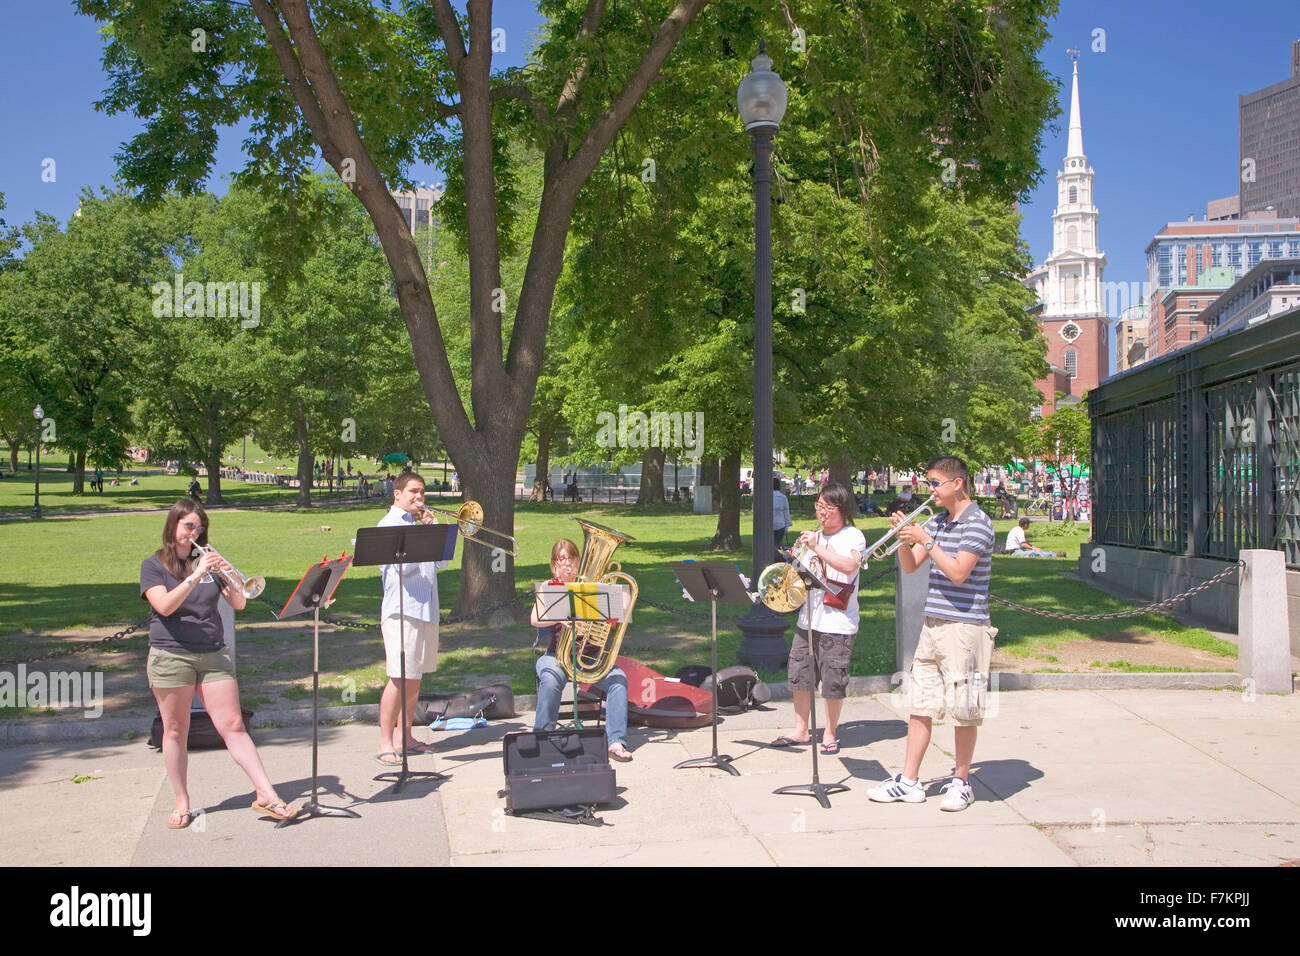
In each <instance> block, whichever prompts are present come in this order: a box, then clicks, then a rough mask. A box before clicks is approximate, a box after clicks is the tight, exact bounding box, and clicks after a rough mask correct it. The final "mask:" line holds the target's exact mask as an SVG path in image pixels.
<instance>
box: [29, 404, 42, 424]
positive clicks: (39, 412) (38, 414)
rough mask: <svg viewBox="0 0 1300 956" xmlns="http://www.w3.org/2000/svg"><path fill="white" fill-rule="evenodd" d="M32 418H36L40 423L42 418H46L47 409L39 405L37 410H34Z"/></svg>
mask: <svg viewBox="0 0 1300 956" xmlns="http://www.w3.org/2000/svg"><path fill="white" fill-rule="evenodd" d="M32 417H34V418H35V419H36V420H37V421H38V422H39V421H40V420H41V419H42V418H44V417H45V409H43V408H41V406H39V405H37V406H36V407H35V408H33V409H32Z"/></svg>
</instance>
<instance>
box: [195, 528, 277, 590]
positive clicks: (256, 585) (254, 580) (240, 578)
mask: <svg viewBox="0 0 1300 956" xmlns="http://www.w3.org/2000/svg"><path fill="white" fill-rule="evenodd" d="M190 545H191V546H192V547H193V548H194V550H195V551H198V552H199V554H215V555H216V556H217V557H219V558H221V560H222V561H223V562H225V564H226V565H227V566H228V567H229V568H230V570H229V571H223V570H221V568H213V571H215V572H216V573H217V574H218V575H220V576H221V578H222V579H224V580H225V582H226V584H227V585H229V586H230V587H232V588H234V589H235V590H236V591H239V592H240V593H241V594H243V595H244V597H246V598H248V600H250V601H252V600H254V599H255V598H256V597H257V596H258V595H259V594H261V593H262V592H263V591H265V590H266V578H264V577H262V576H261V575H260V574H254V575H251V576H250V575H247V574H244V573H243V572H241V571H240V570H239V568H237V567H235V566H234V565H233V564H231V563H230V562H229V561H226V559H225V558H224V557H222V556H221V554H220V552H218V551H217V549H216V548H209V547H208V546H207V545H206V544H199V542H198V536H197V535H195V536H194V537H192V538H190Z"/></svg>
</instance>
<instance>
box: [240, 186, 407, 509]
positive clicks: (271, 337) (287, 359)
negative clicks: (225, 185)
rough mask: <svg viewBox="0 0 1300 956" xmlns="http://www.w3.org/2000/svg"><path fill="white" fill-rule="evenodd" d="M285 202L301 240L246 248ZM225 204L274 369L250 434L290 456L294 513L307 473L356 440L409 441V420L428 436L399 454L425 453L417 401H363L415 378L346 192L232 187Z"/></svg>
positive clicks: (379, 265) (386, 286) (306, 497)
mask: <svg viewBox="0 0 1300 956" xmlns="http://www.w3.org/2000/svg"><path fill="white" fill-rule="evenodd" d="M286 200H290V201H292V202H293V204H294V215H295V217H296V218H297V219H298V223H297V228H298V229H300V230H301V232H302V237H301V238H300V239H299V240H297V241H296V242H293V243H291V244H289V245H288V248H289V249H290V250H292V252H293V255H292V257H288V256H286V255H285V251H284V250H283V249H276V248H258V247H257V246H256V245H255V237H257V236H260V235H263V234H265V233H266V232H268V231H274V230H275V227H276V224H277V223H278V222H280V221H281V219H282V216H281V211H280V204H281V203H283V202H285V201H286ZM223 206H229V207H230V210H231V211H230V213H229V214H227V215H225V216H224V217H223V218H224V219H225V221H226V223H227V224H228V228H230V229H232V230H240V231H242V232H243V233H244V234H245V237H246V240H245V242H246V246H247V247H248V248H250V249H251V250H252V251H253V254H254V255H255V256H256V259H257V262H258V272H259V273H260V274H262V275H264V276H266V277H267V282H268V289H267V292H266V294H265V295H264V298H263V310H264V312H265V319H264V321H263V323H262V325H261V327H260V330H259V333H258V334H259V335H260V336H261V337H262V338H263V346H264V347H265V348H266V349H268V350H269V352H270V354H272V355H273V356H274V361H273V362H270V363H268V365H267V367H266V368H265V376H266V378H265V382H264V384H265V386H266V400H265V402H264V404H263V407H262V408H261V409H260V410H259V411H258V412H257V413H256V415H255V425H254V434H255V435H256V436H257V438H258V441H259V442H260V443H261V444H262V445H263V447H265V448H267V449H268V450H270V451H271V452H272V453H273V454H285V455H289V454H291V455H296V456H297V460H298V498H297V501H298V505H299V506H300V507H310V506H311V489H312V479H313V477H314V467H315V463H316V460H317V459H318V458H319V457H320V456H322V455H326V456H329V457H335V456H341V455H345V454H347V453H349V452H352V453H355V451H356V450H357V448H358V447H359V444H360V443H361V442H362V441H364V442H366V443H367V444H368V445H371V444H373V445H375V446H377V447H382V445H383V444H384V443H385V442H384V439H385V438H387V437H389V434H390V431H391V429H392V428H393V427H395V426H396V425H397V424H401V425H402V426H404V427H405V428H406V429H407V431H406V432H404V434H406V436H407V437H408V438H411V437H414V436H411V435H410V432H409V427H410V425H411V424H412V423H413V424H414V425H415V427H416V432H417V434H423V435H425V436H426V438H425V441H424V442H412V443H411V444H409V445H407V446H406V447H409V448H415V447H418V446H419V445H420V444H424V445H425V446H426V447H427V446H428V445H429V444H431V442H429V441H428V438H427V433H428V432H429V431H430V428H429V422H428V411H427V408H428V406H427V403H426V402H425V400H424V398H423V395H421V394H418V392H417V393H416V394H414V395H408V396H407V397H406V398H405V399H402V398H399V397H397V396H395V395H393V394H392V393H391V392H390V391H389V390H388V389H384V390H383V397H387V398H389V399H392V403H391V404H389V405H387V407H384V405H382V404H372V403H370V402H368V401H367V396H368V395H369V394H370V393H371V391H372V389H374V388H376V387H378V386H380V384H381V382H383V381H384V380H385V379H386V378H387V377H388V376H397V379H396V382H395V384H396V383H400V382H401V381H402V380H403V376H404V377H405V378H404V380H405V381H406V382H407V383H409V382H410V381H411V380H412V378H413V373H414V371H415V369H414V364H413V362H412V361H411V358H410V350H409V348H407V349H401V348H399V346H401V345H404V342H403V341H402V340H404V339H405V336H404V335H401V336H400V338H399V332H400V331H401V319H400V317H399V315H398V313H397V309H396V305H395V303H394V301H393V298H392V295H391V292H390V282H391V279H390V274H389V272H388V267H387V264H386V263H385V262H384V257H383V253H382V252H381V251H380V250H379V249H378V248H376V247H375V245H374V243H373V242H372V241H371V237H372V235H373V227H372V226H371V223H370V219H369V218H368V217H367V216H366V214H365V210H364V209H362V207H361V204H360V203H358V202H357V201H356V199H355V198H354V197H353V196H352V195H351V194H350V192H349V191H348V189H347V188H346V186H345V185H344V184H343V183H342V182H341V181H339V180H338V179H337V178H336V177H333V176H329V177H321V176H306V177H302V178H301V179H298V180H297V181H296V182H295V183H294V192H293V194H292V196H289V195H288V194H283V195H281V196H279V197H265V196H262V195H261V194H259V193H257V192H255V191H253V190H250V189H247V188H245V187H235V188H233V189H232V190H231V191H230V194H229V195H228V196H227V197H226V200H225V201H224V202H223ZM378 397H380V396H376V398H378ZM363 404H364V405H366V408H364V409H363V408H362V406H363ZM372 411H374V412H375V413H376V414H371V412H372ZM389 422H392V423H393V425H390V424H388V423H389ZM386 450H392V449H386ZM383 453H384V452H382V451H381V452H379V453H378V454H381V455H382V454H383Z"/></svg>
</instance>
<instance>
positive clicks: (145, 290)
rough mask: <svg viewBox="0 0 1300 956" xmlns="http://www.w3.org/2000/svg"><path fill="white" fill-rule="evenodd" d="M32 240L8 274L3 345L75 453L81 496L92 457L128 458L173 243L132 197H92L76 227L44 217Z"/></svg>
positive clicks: (58, 438) (49, 430)
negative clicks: (148, 337)
mask: <svg viewBox="0 0 1300 956" xmlns="http://www.w3.org/2000/svg"><path fill="white" fill-rule="evenodd" d="M23 237H24V239H25V241H26V243H27V244H28V246H29V248H28V249H27V251H26V255H24V256H23V258H22V260H21V261H20V262H17V263H13V264H11V265H10V266H9V267H8V268H6V269H5V270H4V272H3V273H0V329H3V331H2V332H0V336H2V339H3V341H2V343H0V344H3V347H4V349H5V354H6V361H7V362H9V363H10V366H11V368H13V369H15V370H16V372H17V374H19V375H20V376H21V377H22V381H23V384H24V387H25V399H26V400H30V399H31V398H32V396H35V399H36V401H39V402H40V404H41V407H42V408H43V409H44V411H45V417H46V418H47V419H49V420H50V422H51V423H50V425H49V426H47V427H46V428H43V429H42V441H43V442H45V443H48V444H55V445H57V446H58V447H60V448H62V449H65V450H67V451H68V452H69V453H70V455H71V457H72V461H73V466H74V479H73V493H74V494H81V493H83V491H84V490H85V474H86V465H87V461H90V462H91V463H92V464H99V465H104V466H113V465H116V464H118V463H119V462H120V461H121V460H122V458H124V457H125V455H126V448H127V434H128V432H129V430H130V427H131V416H130V405H131V402H132V399H133V397H134V395H135V392H136V388H137V385H138V379H137V374H136V373H137V370H138V367H139V366H138V362H137V354H138V350H139V347H140V344H141V341H142V339H141V334H142V328H143V324H144V322H143V318H144V317H147V316H148V314H149V305H150V296H149V284H150V282H152V281H153V279H154V278H155V277H156V275H157V274H158V273H159V272H160V271H162V270H163V269H164V268H166V266H167V264H168V260H167V258H166V248H167V238H166V235H165V232H164V229H163V228H162V226H161V223H160V221H159V220H158V218H157V217H155V216H151V215H149V214H148V213H147V212H146V211H144V210H142V209H140V208H139V207H138V206H137V204H136V203H135V202H134V201H133V200H131V199H130V198H129V197H127V196H123V195H119V194H110V193H105V194H103V195H101V196H94V195H92V194H90V193H89V192H87V193H85V194H83V196H82V198H81V207H80V209H79V210H78V213H77V215H76V216H74V217H73V218H72V219H71V220H70V221H69V223H68V225H67V227H66V228H63V227H60V225H59V224H58V223H57V222H56V221H55V220H54V219H53V218H51V217H49V216H45V215H41V214H38V215H37V217H36V219H35V220H34V221H33V222H31V223H29V224H27V225H26V226H25V227H24V228H23ZM24 404H25V401H24ZM30 408H31V406H28V414H29V415H30Z"/></svg>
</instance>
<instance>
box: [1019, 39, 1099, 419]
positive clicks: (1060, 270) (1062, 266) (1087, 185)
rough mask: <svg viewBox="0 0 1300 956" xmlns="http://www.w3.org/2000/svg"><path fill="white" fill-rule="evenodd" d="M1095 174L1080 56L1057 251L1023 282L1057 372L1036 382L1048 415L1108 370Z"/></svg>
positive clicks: (1057, 214)
mask: <svg viewBox="0 0 1300 956" xmlns="http://www.w3.org/2000/svg"><path fill="white" fill-rule="evenodd" d="M1093 175H1094V173H1093V169H1092V167H1091V166H1089V165H1088V158H1087V156H1085V155H1084V152H1083V122H1082V119H1081V117H1080V113H1079V61H1078V58H1077V55H1076V58H1075V62H1074V79H1073V81H1072V85H1071V88H1070V137H1069V141H1068V145H1067V147H1066V151H1065V163H1064V166H1063V168H1062V169H1061V170H1060V171H1059V172H1058V173H1057V174H1056V194H1057V199H1056V209H1055V210H1054V211H1053V213H1052V253H1051V255H1049V256H1048V257H1047V259H1046V261H1044V262H1043V264H1042V265H1040V266H1038V268H1036V269H1034V271H1033V272H1031V273H1030V274H1029V275H1028V276H1027V277H1026V278H1025V284H1026V285H1027V286H1029V288H1031V289H1033V290H1034V292H1035V293H1037V295H1038V302H1039V304H1038V306H1037V313H1038V321H1039V324H1040V326H1041V328H1042V331H1043V335H1044V337H1045V338H1046V339H1047V361H1048V364H1049V365H1051V367H1052V370H1051V373H1050V374H1049V376H1048V377H1047V378H1045V379H1041V380H1040V381H1038V382H1035V383H1034V384H1035V385H1037V386H1038V390H1039V392H1041V393H1042V395H1043V405H1042V414H1043V415H1050V414H1051V413H1052V411H1053V410H1055V408H1056V405H1057V404H1058V396H1057V393H1064V394H1063V395H1061V397H1060V399H1059V402H1060V403H1062V404H1073V403H1075V402H1077V401H1078V400H1079V397H1080V396H1081V395H1082V394H1083V393H1084V392H1086V391H1087V390H1088V389H1090V388H1093V387H1094V386H1096V385H1097V383H1098V382H1100V381H1101V380H1102V379H1103V378H1105V377H1106V375H1107V374H1108V371H1109V362H1110V356H1109V352H1110V346H1109V333H1110V319H1109V318H1108V317H1107V316H1106V303H1105V302H1104V301H1103V300H1102V281H1101V277H1102V273H1103V272H1104V271H1105V268H1106V254H1105V253H1104V252H1102V251H1101V250H1100V249H1099V248H1098V241H1099V240H1098V233H1097V218H1098V217H1097V207H1096V206H1095V205H1093V202H1092V180H1093Z"/></svg>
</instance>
